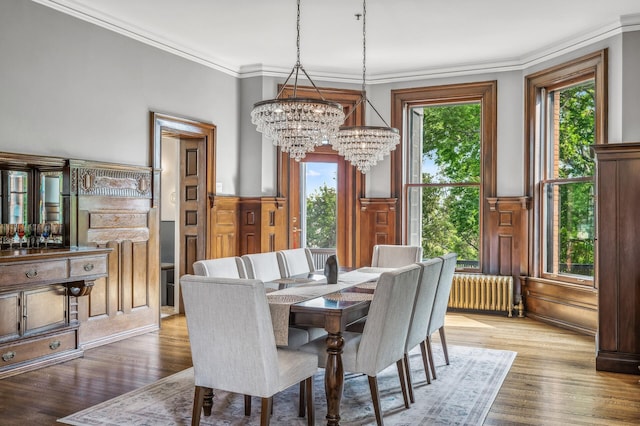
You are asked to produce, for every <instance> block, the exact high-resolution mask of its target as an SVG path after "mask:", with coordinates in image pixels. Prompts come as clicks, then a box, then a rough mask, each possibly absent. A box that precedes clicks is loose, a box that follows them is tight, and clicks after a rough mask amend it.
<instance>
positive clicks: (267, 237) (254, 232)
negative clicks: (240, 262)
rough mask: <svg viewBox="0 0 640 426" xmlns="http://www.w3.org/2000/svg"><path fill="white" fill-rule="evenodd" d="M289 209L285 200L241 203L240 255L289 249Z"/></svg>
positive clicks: (256, 199) (272, 199)
mask: <svg viewBox="0 0 640 426" xmlns="http://www.w3.org/2000/svg"><path fill="white" fill-rule="evenodd" d="M286 205H287V203H286V199H285V198H280V197H262V198H243V199H242V200H241V201H240V252H239V255H243V254H251V253H264V252H268V251H277V250H284V249H286V248H288V243H287V235H288V233H287V209H286Z"/></svg>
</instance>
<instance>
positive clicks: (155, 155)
mask: <svg viewBox="0 0 640 426" xmlns="http://www.w3.org/2000/svg"><path fill="white" fill-rule="evenodd" d="M150 127H151V128H150V136H151V144H150V145H151V146H150V150H149V152H150V157H151V158H150V162H151V167H152V169H153V172H152V177H151V179H152V182H151V192H152V200H151V208H152V211H154V212H155V214H153V215H151V217H153V220H152V222H153V223H149V230H150V232H151V238H150V240H152V241H154V243H153V246H152V247H150V248H151V249H152V250H154V251H155V253H156V256H155V259H156V265H150V267H155V268H157V269H158V277H160V276H161V274H160V272H159V271H160V238H159V236H160V197H161V192H160V182H161V173H162V162H161V161H162V155H161V154H162V133H163V132H169V133H171V134H172V135H174V136H177V137H178V138H180V137H185V138H194V137H197V138H203V139H204V144H205V147H204V151H205V156H206V166H205V176H204V181H205V185H206V197H207V200H203V202H206V203H207V208H206V212H207V213H206V218H205V220H204V232H203V233H202V234H201V235H200V236H198V240H199V241H198V243H199V244H201V243H203V244H204V245H205V247H206V249H205V258H209V257H211V253H212V241H213V238H212V232H213V227H212V226H210V224H211V220H212V212H213V209H212V205H211V204H212V202H211V200H212V197H213V194H214V193H215V181H216V176H215V164H216V156H215V153H216V126H215V125H213V124H210V123H205V122H201V121H196V120H191V119H187V118H182V117H177V116H173V115H168V114H163V113H158V112H154V111H151V113H150ZM176 199H177V200H179V197H176ZM201 238H204V239H205V241H200V239H201ZM176 245H177V246H178V249H179V250H180V257H179V258H182V256H183V254H184V253H183V252H184V248H183V247H181V245H180V241H178V240H177V239H176ZM176 272H177V273H178V274H179V273H180V272H179V271H176ZM178 274H176V276H178ZM157 285H158V288H159V287H160V283H157ZM160 297H161V294H160V291H158V303H160ZM180 300H181V298H180V286H179V285H176V286H175V295H174V301H175V303H174V306H175V308H176V312H178V313H182V312H184V308H183V307H182V303H180Z"/></svg>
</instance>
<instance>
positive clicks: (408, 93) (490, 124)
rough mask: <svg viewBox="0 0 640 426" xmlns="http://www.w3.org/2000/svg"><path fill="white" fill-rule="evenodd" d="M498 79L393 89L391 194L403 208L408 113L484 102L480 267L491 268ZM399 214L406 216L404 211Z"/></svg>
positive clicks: (399, 223) (400, 224)
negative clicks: (396, 134) (396, 133)
mask: <svg viewBox="0 0 640 426" xmlns="http://www.w3.org/2000/svg"><path fill="white" fill-rule="evenodd" d="M497 85H498V84H497V81H495V80H494V81H484V82H476V83H463V84H451V85H443V86H430V87H418V88H409V89H398V90H392V91H391V125H392V126H393V127H395V128H397V129H400V141H401V143H400V144H399V145H398V147H397V148H396V149H395V150H394V151H392V152H391V197H392V198H397V199H398V206H399V207H400V208H401V209H404V191H403V175H404V170H405V167H406V160H405V155H404V150H405V146H404V145H405V144H406V139H407V137H406V129H405V126H404V123H405V113H406V111H408V109H409V108H411V107H413V106H418V105H436V104H444V103H447V104H450V103H458V102H480V104H481V106H482V135H481V137H482V147H481V152H482V159H481V161H482V173H483V175H482V176H481V186H480V200H481V203H480V241H481V247H480V259H479V261H480V270H481V271H487V270H489V261H490V259H489V255H488V254H489V250H490V241H489V239H488V238H483V235H484V232H485V230H488V229H489V215H488V214H485V211H488V210H487V206H486V204H487V203H486V202H485V200H486V199H487V198H488V197H495V196H496V178H497V156H496V154H497V147H496V144H497V124H496V123H497ZM400 217H404V212H401V214H400ZM405 226H406V224H404V223H403V221H397V223H396V239H397V241H396V243H398V244H399V243H402V241H401V238H403V236H404V232H403V228H404V227H405Z"/></svg>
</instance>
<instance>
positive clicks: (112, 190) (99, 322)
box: [70, 160, 160, 349]
mask: <svg viewBox="0 0 640 426" xmlns="http://www.w3.org/2000/svg"><path fill="white" fill-rule="evenodd" d="M70 169H71V170H70V171H71V197H70V198H71V209H70V210H71V215H72V216H73V218H72V220H71V223H72V224H76V228H75V229H73V230H72V232H71V236H72V241H71V245H78V246H97V247H108V248H111V249H112V251H111V253H110V254H109V257H108V260H107V262H108V266H107V267H108V272H109V276H108V277H107V278H102V279H100V280H97V281H96V282H95V285H94V287H93V291H92V292H91V294H90V295H89V296H87V297H82V298H80V299H79V305H78V316H79V319H80V323H81V324H80V329H79V342H80V345H81V347H83V348H84V349H87V348H90V347H94V346H99V345H101V344H104V343H108V342H111V341H115V340H120V339H123V338H126V337H129V336H131V335H135V334H140V333H146V332H148V331H150V330H156V329H158V327H159V319H160V313H159V309H160V307H159V304H160V303H159V288H158V286H159V284H158V283H159V270H160V267H159V266H160V263H159V259H158V252H157V250H155V249H153V248H154V247H155V248H157V246H158V245H157V244H158V243H157V238H158V236H157V235H153V233H151V232H150V224H151V223H154V222H155V221H157V220H158V219H157V214H158V212H157V209H152V208H151V185H150V184H151V169H150V168H147V167H135V166H123V165H115V164H108V163H98V162H89V161H79V160H72V161H71V162H70Z"/></svg>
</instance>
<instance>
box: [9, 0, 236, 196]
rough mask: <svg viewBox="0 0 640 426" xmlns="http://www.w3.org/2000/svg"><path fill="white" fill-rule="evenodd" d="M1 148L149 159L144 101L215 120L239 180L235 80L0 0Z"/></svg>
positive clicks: (223, 158) (227, 175)
mask: <svg viewBox="0 0 640 426" xmlns="http://www.w3.org/2000/svg"><path fill="white" fill-rule="evenodd" d="M0 58H1V60H0V129H1V130H0V150H2V151H9V152H23V153H30V154H41V155H54V156H61V157H68V158H79V159H87V160H99V161H108V162H114V163H125V164H132V165H145V166H148V165H150V160H149V158H150V155H149V147H150V141H149V111H157V112H162V113H167V114H173V115H178V116H181V117H186V118H193V119H196V120H200V121H204V122H208V123H213V124H215V125H216V126H217V140H218V150H217V157H218V162H217V163H218V164H217V181H219V182H222V184H223V189H224V191H225V192H228V193H236V192H237V191H238V188H239V174H238V167H239V166H238V163H239V151H238V131H239V123H238V110H239V106H238V85H239V83H238V80H237V79H236V78H234V77H232V76H229V75H226V74H223V73H221V72H218V71H215V70H212V69H210V68H208V67H205V66H202V65H199V64H196V63H195V62H191V61H188V60H186V59H182V58H179V57H177V56H175V55H171V54H169V53H166V52H164V51H161V50H159V49H156V48H154V47H151V46H147V45H145V44H142V43H140V42H137V41H135V40H132V39H129V38H127V37H124V36H121V35H118V34H116V33H114V32H111V31H108V30H106V29H103V28H100V27H98V26H96V25H93V24H90V23H87V22H84V21H81V20H79V19H76V18H73V17H71V16H68V15H65V14H62V13H60V12H57V11H55V10H53V9H50V8H48V7H45V6H41V5H39V4H36V3H33V2H31V1H23V0H2V2H0Z"/></svg>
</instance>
